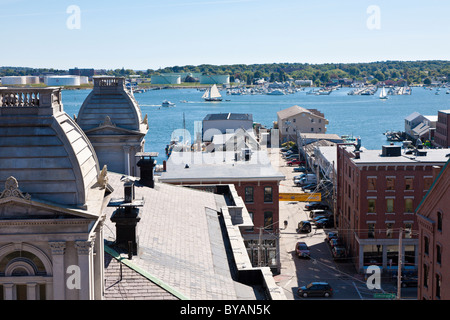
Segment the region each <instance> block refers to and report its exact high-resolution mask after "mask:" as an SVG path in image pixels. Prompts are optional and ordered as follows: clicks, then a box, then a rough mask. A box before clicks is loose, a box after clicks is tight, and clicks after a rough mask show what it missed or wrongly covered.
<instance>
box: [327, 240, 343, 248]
mask: <svg viewBox="0 0 450 320" xmlns="http://www.w3.org/2000/svg"><path fill="white" fill-rule="evenodd" d="M329 244H330V246H331V248H334V247H339V246H342V241H341V240H340V239H339V238H334V239H331V240H330V242H329Z"/></svg>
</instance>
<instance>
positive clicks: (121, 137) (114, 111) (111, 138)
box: [76, 77, 148, 176]
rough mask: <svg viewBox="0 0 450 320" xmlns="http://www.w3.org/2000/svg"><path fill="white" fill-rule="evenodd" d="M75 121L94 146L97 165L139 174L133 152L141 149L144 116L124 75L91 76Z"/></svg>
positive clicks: (143, 141) (143, 142)
mask: <svg viewBox="0 0 450 320" xmlns="http://www.w3.org/2000/svg"><path fill="white" fill-rule="evenodd" d="M76 122H77V124H78V125H79V126H80V127H81V129H83V131H84V132H85V134H86V135H87V136H88V137H89V140H90V141H91V143H92V145H93V146H94V149H95V152H96V154H97V157H98V161H99V164H100V167H101V168H103V166H104V165H107V168H108V171H109V172H117V173H123V174H127V175H131V176H137V175H139V168H138V167H137V165H136V163H137V159H136V157H135V155H136V153H138V152H143V151H144V144H145V140H144V137H145V135H146V133H147V131H148V124H147V117H146V116H145V117H142V114H141V110H140V108H139V106H138V103H137V101H136V99H135V98H134V96H133V94H132V93H131V92H130V91H128V90H127V89H126V87H125V78H120V77H95V78H94V88H93V90H92V92H91V93H90V94H89V95H88V96H87V98H86V100H85V101H84V102H83V105H82V106H81V108H80V111H79V113H78V116H77V119H76Z"/></svg>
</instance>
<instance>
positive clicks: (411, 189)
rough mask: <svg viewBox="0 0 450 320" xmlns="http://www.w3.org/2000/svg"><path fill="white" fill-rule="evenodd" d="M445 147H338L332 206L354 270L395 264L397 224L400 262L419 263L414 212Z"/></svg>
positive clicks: (442, 160) (410, 267)
mask: <svg viewBox="0 0 450 320" xmlns="http://www.w3.org/2000/svg"><path fill="white" fill-rule="evenodd" d="M448 153H449V149H427V150H425V149H418V150H415V151H410V152H408V153H406V152H405V150H402V149H401V147H400V146H394V145H391V146H383V149H382V150H360V151H356V150H355V147H354V146H352V145H338V146H337V210H336V215H337V217H338V218H337V219H338V228H339V233H340V236H341V237H342V238H343V240H344V243H345V245H346V247H347V249H348V251H349V253H350V254H351V257H352V258H353V261H354V263H355V265H356V267H357V269H358V270H359V271H361V272H362V271H363V270H364V268H365V267H367V266H369V265H378V266H380V267H382V268H383V270H384V271H387V270H393V271H395V270H396V269H397V265H398V256H399V255H398V252H399V249H398V244H399V230H400V228H402V230H403V237H402V250H403V251H402V252H403V255H402V256H403V261H402V265H403V267H404V270H410V271H415V270H416V269H417V265H418V238H417V230H418V225H417V219H416V216H415V214H414V210H415V208H416V207H417V206H418V205H419V203H420V201H421V200H422V198H423V197H424V196H425V194H426V192H427V191H428V190H429V189H430V187H431V184H432V181H433V173H432V168H433V166H435V165H441V166H442V165H443V164H444V163H445V162H446V160H448V158H447V157H446V155H447V154H448Z"/></svg>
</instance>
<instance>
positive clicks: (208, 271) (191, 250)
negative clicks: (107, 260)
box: [104, 173, 255, 300]
mask: <svg viewBox="0 0 450 320" xmlns="http://www.w3.org/2000/svg"><path fill="white" fill-rule="evenodd" d="M108 177H109V183H110V185H111V186H112V187H113V188H114V192H113V194H112V198H115V197H122V195H123V184H122V182H121V181H120V179H121V175H119V174H115V173H109V174H108ZM135 194H136V198H142V197H143V198H144V200H145V206H144V207H143V208H141V209H140V210H141V211H140V212H141V213H140V216H141V220H140V222H139V223H138V226H137V238H138V242H139V253H138V255H137V256H133V258H132V260H131V263H132V264H133V265H135V266H136V267H138V268H140V269H141V270H144V271H145V273H148V274H149V275H151V277H149V278H152V279H158V281H160V282H162V283H164V284H166V285H167V286H170V287H171V288H173V289H174V290H175V291H176V292H179V293H180V294H181V295H183V296H184V297H186V298H187V299H192V300H211V299H212V300H236V299H241V298H242V297H243V296H245V297H249V296H252V295H253V297H252V299H255V295H254V293H253V289H252V288H251V287H248V286H243V285H242V284H240V285H238V284H237V283H236V282H235V281H234V280H233V277H232V274H231V270H230V268H229V261H228V257H227V250H230V249H229V248H227V246H226V244H225V243H224V241H223V236H222V232H223V231H222V230H221V227H220V224H219V221H218V215H217V212H218V211H219V208H218V207H219V206H220V203H219V202H218V200H217V197H218V195H216V194H214V193H210V192H205V191H199V190H195V189H191V188H186V187H181V186H175V185H170V184H165V183H159V182H158V181H156V182H155V188H149V187H145V186H140V185H139V184H137V185H136V187H135ZM224 201H225V200H223V202H224ZM105 211H106V216H107V217H106V220H105V224H106V226H107V227H106V228H105V229H104V230H105V238H106V240H109V241H113V240H114V239H115V225H114V224H113V223H112V222H111V220H110V217H111V215H112V213H113V211H114V208H110V207H108V208H106V210H105ZM106 281H108V279H106ZM129 289H130V290H136V288H135V287H134V288H133V287H131V288H129ZM238 289H239V290H238Z"/></svg>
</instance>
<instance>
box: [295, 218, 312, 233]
mask: <svg viewBox="0 0 450 320" xmlns="http://www.w3.org/2000/svg"><path fill="white" fill-rule="evenodd" d="M311 229H312V227H311V222H309V221H306V220H304V221H300V222H299V223H298V232H306V233H310V232H311Z"/></svg>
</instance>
